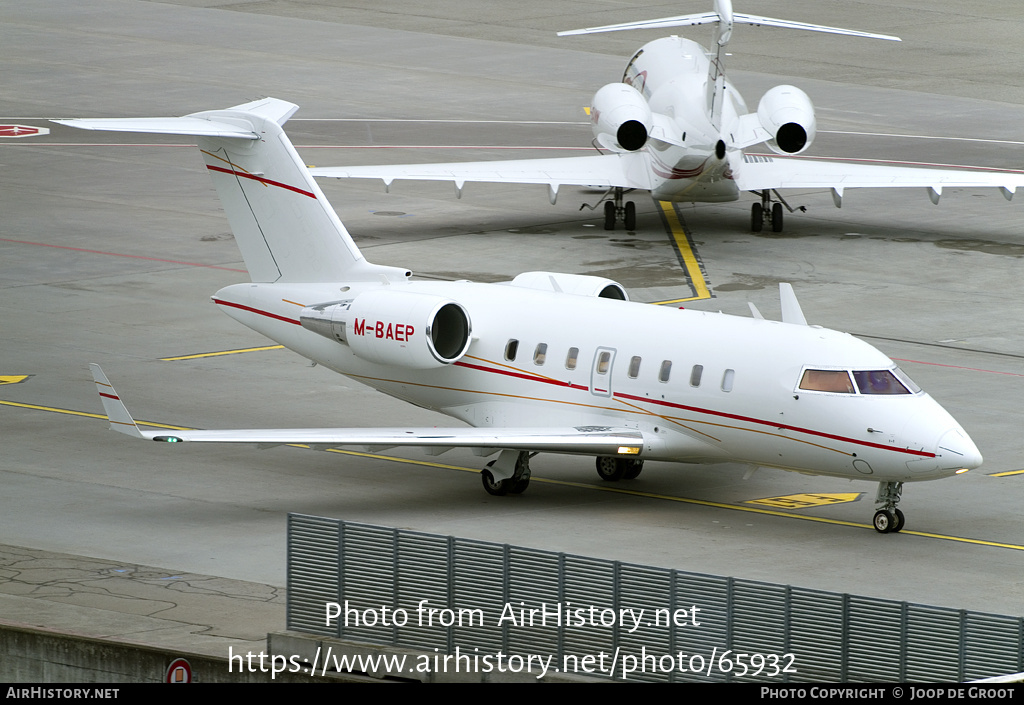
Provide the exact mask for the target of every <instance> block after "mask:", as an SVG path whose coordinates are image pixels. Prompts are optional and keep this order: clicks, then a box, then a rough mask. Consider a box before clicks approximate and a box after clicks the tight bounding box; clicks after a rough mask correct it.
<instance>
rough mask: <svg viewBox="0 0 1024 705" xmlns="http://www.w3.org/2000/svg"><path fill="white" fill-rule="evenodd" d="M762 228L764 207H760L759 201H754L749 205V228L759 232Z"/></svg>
mask: <svg viewBox="0 0 1024 705" xmlns="http://www.w3.org/2000/svg"><path fill="white" fill-rule="evenodd" d="M763 228H764V208H762V207H761V204H760V203H755V204H754V205H752V206H751V207H750V230H751V232H755V233H759V232H761V230H762V229H763Z"/></svg>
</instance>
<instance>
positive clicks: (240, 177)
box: [56, 98, 409, 283]
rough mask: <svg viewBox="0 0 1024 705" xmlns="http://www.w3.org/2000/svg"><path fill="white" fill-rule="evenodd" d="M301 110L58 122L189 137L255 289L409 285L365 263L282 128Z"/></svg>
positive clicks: (274, 106) (402, 273)
mask: <svg viewBox="0 0 1024 705" xmlns="http://www.w3.org/2000/svg"><path fill="white" fill-rule="evenodd" d="M296 110H298V106H297V105H294V104H292V103H288V102H286V101H283V100H277V99H275V98H266V99H263V100H257V101H253V102H251V103H245V104H243V105H236V106H235V107H233V108H227V109H225V110H210V111H206V112H201V113H193V114H191V115H186V116H184V117H173V118H127V119H120V118H119V119H98V120H97V119H92V120H90V119H82V120H57V121H56V122H59V123H60V124H62V125H68V126H70V127H77V128H80V129H85V130H104V131H110V132H143V133H151V134H171V135H191V136H194V137H196V138H197V140H196V141H197V143H198V147H199V151H200V152H201V153H202V157H203V161H205V162H206V168H207V170H209V172H210V176H211V177H212V178H213V184H214V186H215V187H216V189H217V194H218V195H219V196H220V200H221V203H222V205H223V207H224V213H225V215H226V216H227V219H228V223H229V224H230V226H231V231H232V233H234V236H235V241H236V242H237V243H238V248H239V249H240V250H241V252H242V259H243V260H245V266H246V268H247V269H248V270H249V276H250V277H251V278H252V281H254V282H281V283H315V282H336V281H381V280H382V278H384V279H387V280H390V281H397V280H404V279H405V278H406V277H407V276H409V272H408V271H407V270H404V269H399V268H395V267H385V266H380V265H375V264H371V263H369V262H367V261H366V259H365V258H364V257H363V255H362V253H361V252H360V251H359V248H358V247H357V246H356V244H355V242H354V241H353V240H352V237H351V236H350V235H349V233H348V231H347V230H346V229H345V226H344V225H343V224H342V222H341V220H340V219H339V218H338V215H337V213H335V212H334V209H333V208H332V207H331V204H330V203H328V201H327V199H326V198H325V197H324V194H323V192H322V191H321V190H320V187H319V186H318V185H317V184H316V181H315V180H314V179H313V177H312V176H311V175H310V173H309V170H308V169H307V168H306V165H305V164H304V163H303V161H302V159H301V158H300V157H299V154H298V152H296V151H295V147H293V146H292V143H291V141H290V140H289V139H288V137H287V135H285V133H284V130H283V129H282V125H284V123H285V122H287V121H288V118H290V117H291V116H292V115H293V114H294V113H295V111H296Z"/></svg>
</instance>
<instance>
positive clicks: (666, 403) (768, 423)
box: [615, 393, 935, 458]
mask: <svg viewBox="0 0 1024 705" xmlns="http://www.w3.org/2000/svg"><path fill="white" fill-rule="evenodd" d="M615 396H616V397H621V398H622V399H632V400H634V401H641V402H648V403H650V404H657V405H659V406H668V407H671V408H673V409H681V410H683V411H692V412H694V413H698V414H708V415H710V416H719V417H721V418H726V419H733V420H736V421H745V422H747V423H756V424H760V425H762V426H771V427H772V428H780V429H785V430H787V431H796V432H797V433H806V434H808V435H811V436H818V437H820V438H828V439H831V440H833V441H841V442H843V443H855V444H857V445H860V446H866V447H868V448H878V449H879V450H891V451H895V452H897V453H907V454H908V455H919V456H921V457H923V458H934V457H935V453H928V452H926V451H923V450H910V449H909V448H893V447H891V446H886V445H882V444H881V443H871V442H869V441H860V440H857V439H856V438H846V437H845V436H836V435H834V434H831V433H824V432H823V431H814V430H812V429H809V428H800V427H799V426H789V425H787V424H782V423H779V422H777V421H762V420H761V419H755V418H751V417H750V416H740V415H738V414H729V413H726V412H724V411H711V410H710V409H701V408H699V407H696V406H686V405H684V404H676V403H675V402H670V401H664V400H661V399H648V398H647V397H635V396H633V395H631V394H619V393H616V394H615Z"/></svg>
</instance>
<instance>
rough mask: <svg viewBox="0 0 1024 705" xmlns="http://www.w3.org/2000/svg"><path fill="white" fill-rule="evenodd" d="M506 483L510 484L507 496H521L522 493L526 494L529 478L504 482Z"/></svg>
mask: <svg viewBox="0 0 1024 705" xmlns="http://www.w3.org/2000/svg"><path fill="white" fill-rule="evenodd" d="M506 482H511V483H512V487H511V488H510V489H509V491H508V493H509V494H522V493H523V492H526V488H527V487H529V486H530V478H529V477H521V478H519V479H518V480H516V481H514V482H513V481H512V480H506Z"/></svg>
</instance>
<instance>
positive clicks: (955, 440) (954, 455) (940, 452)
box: [936, 428, 982, 470]
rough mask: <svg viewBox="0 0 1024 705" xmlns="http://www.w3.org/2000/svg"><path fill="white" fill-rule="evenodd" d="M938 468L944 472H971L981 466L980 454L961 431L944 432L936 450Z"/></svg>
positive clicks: (976, 447)
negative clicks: (961, 470)
mask: <svg viewBox="0 0 1024 705" xmlns="http://www.w3.org/2000/svg"><path fill="white" fill-rule="evenodd" d="M936 455H937V456H938V459H939V462H940V467H941V468H942V469H944V470H960V469H963V470H971V469H973V468H976V467H978V466H979V465H981V461H982V457H981V452H980V451H978V446H976V445H974V441H972V440H971V438H970V436H968V435H967V434H966V433H964V431H963V429H960V428H954V429H950V430H949V431H946V433H944V434H943V435H942V437H941V438H940V439H939V444H938V449H937V450H936Z"/></svg>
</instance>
